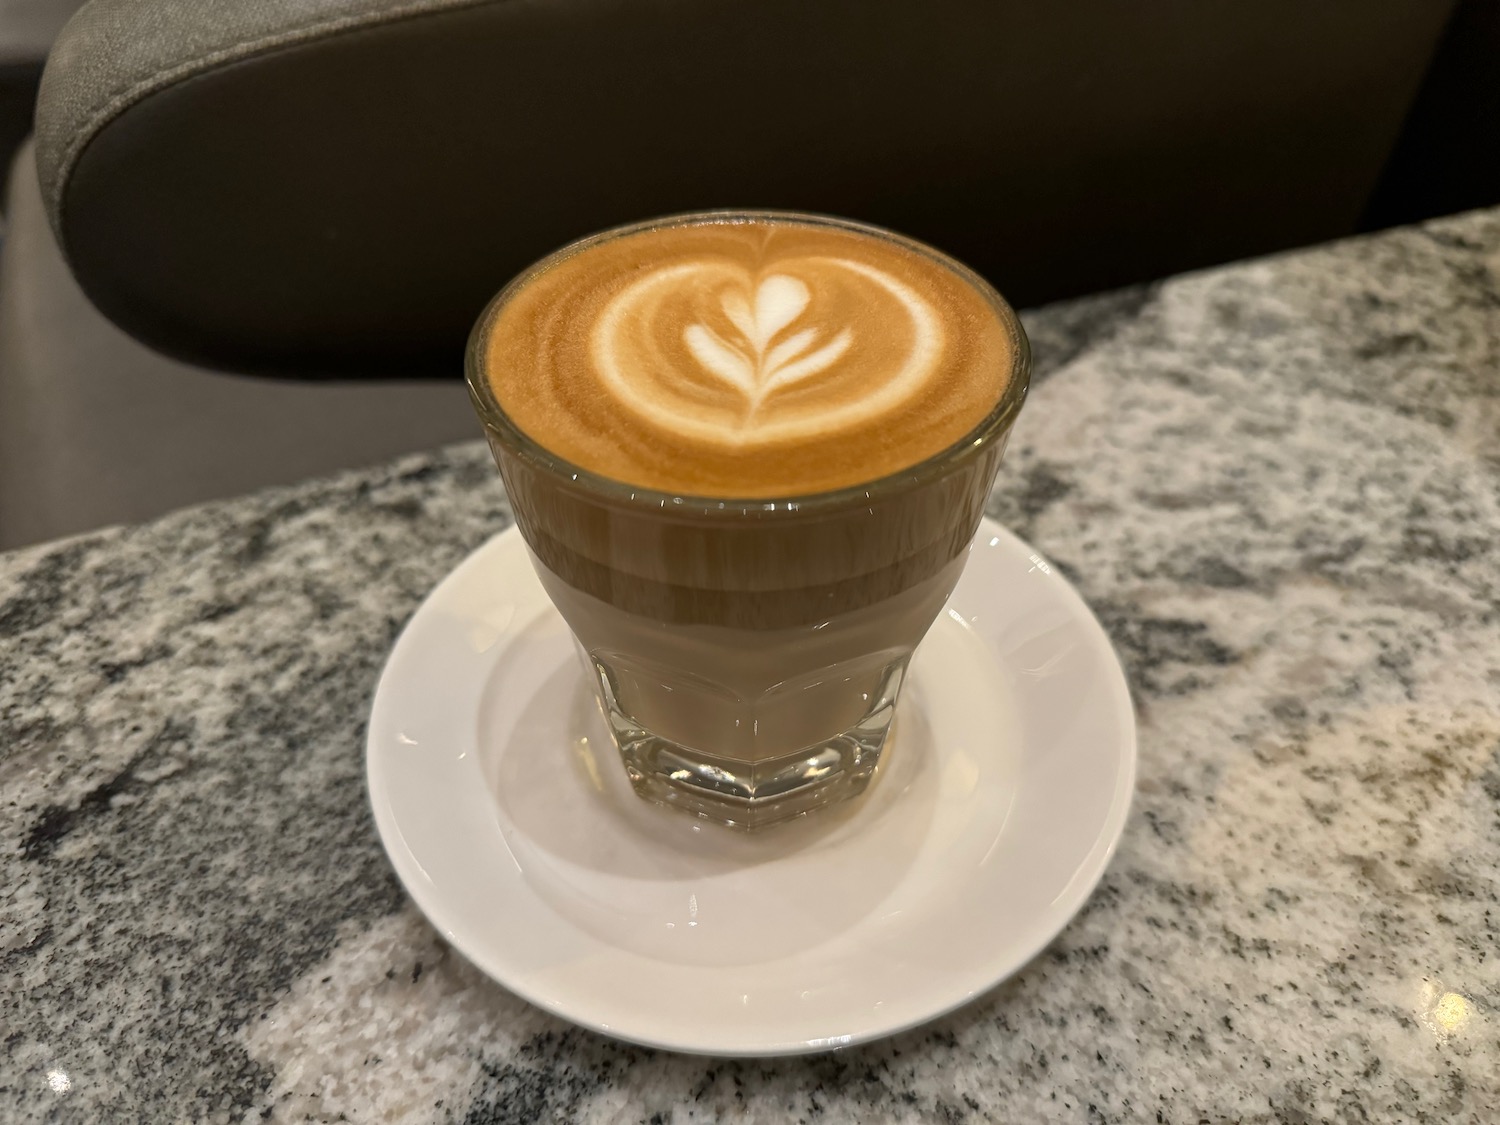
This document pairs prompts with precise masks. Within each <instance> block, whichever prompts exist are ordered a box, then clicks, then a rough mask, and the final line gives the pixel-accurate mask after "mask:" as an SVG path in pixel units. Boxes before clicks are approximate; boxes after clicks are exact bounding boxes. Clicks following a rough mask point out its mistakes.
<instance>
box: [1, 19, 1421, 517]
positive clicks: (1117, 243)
mask: <svg viewBox="0 0 1500 1125" xmlns="http://www.w3.org/2000/svg"><path fill="white" fill-rule="evenodd" d="M1450 8H1451V4H1450V3H1448V2H1447V0H1389V2H1386V3H1381V4H1378V5H1370V4H1368V3H1367V2H1366V0H1328V2H1326V3H1321V4H1318V5H1312V6H1309V5H1306V4H1304V3H1302V2H1301V0H1262V2H1260V3H1257V4H1234V5H1217V4H1202V3H1200V2H1199V0H1158V2H1155V3H1152V4H1121V3H1117V2H1115V0H1085V2H1083V3H1076V4H1068V5H1050V4H1038V3H1033V2H1031V0H933V2H917V0H821V2H819V3H807V2H805V0H753V2H752V0H190V2H187V0H180V2H172V0H92V2H90V3H89V4H87V5H86V6H85V7H84V8H83V10H82V11H81V12H80V13H79V15H78V16H77V17H76V18H75V19H74V20H73V21H72V22H71V23H70V24H69V25H68V27H67V28H66V29H65V31H64V32H63V34H62V36H61V38H60V40H59V41H58V43H57V45H56V47H55V49H54V50H53V53H52V56H51V59H50V61H49V64H48V68H47V72H46V76H45V79H44V82H43V88H42V94H41V100H40V103H39V108H38V113H37V139H36V146H35V150H34V164H33V162H32V161H33V157H32V153H31V152H29V151H28V152H27V153H25V154H23V158H22V160H21V161H20V162H19V163H18V164H17V166H16V169H15V173H14V176H13V179H12V186H11V201H10V211H11V216H10V222H11V228H10V236H9V237H8V238H7V240H6V244H5V248H4V262H3V268H0V545H3V544H15V543H18V542H24V541H27V540H34V539H40V538H45V537H50V536H55V535H60V534H64V533H67V532H70V531H73V530H78V529H81V528H85V527H89V526H93V525H96V524H99V523H101V522H107V521H113V520H121V519H136V518H141V517H144V516H148V515H151V514H153V513H154V512H157V511H160V510H162V509H164V508H167V507H171V506H173V505H177V504H181V503H186V502H189V501H192V500H195V499H199V498H203V497H208V496H214V495H223V494H226V493H230V492H234V491H239V490H243V489H248V488H251V487H254V486H256V485H259V484H263V483H269V482H272V481H277V480H287V479H293V478H296V477H300V476H303V475H306V474H308V473H313V472H317V471H321V470H325V469H329V468H334V467H337V466H340V465H348V464H357V463H359V462H361V461H367V460H373V459H376V458H379V457H384V456H386V455H388V454H390V453H394V452H397V451H399V450H401V449H412V448H420V447H422V446H425V445H430V444H433V443H436V442H440V441H445V440H449V439H452V438H458V437H462V436H466V435H467V434H469V433H471V432H477V431H475V430H474V428H473V424H472V423H471V422H470V420H469V418H468V415H467V406H466V404H465V403H464V401H463V395H462V393H461V389H460V388H459V387H458V386H457V385H456V383H455V381H454V380H455V377H456V376H457V374H458V370H459V357H460V354H461V350H462V346H463V341H464V338H465V335H466V333H467V329H468V326H469V324H470V322H471V321H472V319H473V317H474V316H475V314H476V313H477V311H478V309H479V308H480V307H481V305H482V304H483V302H484V301H485V299H486V298H487V297H488V296H490V294H492V293H493V292H494V291H495V290H496V289H497V288H498V287H499V286H500V285H501V284H502V283H503V282H504V281H505V280H506V279H507V278H508V277H509V276H510V275H511V274H513V273H514V272H515V271H516V270H518V269H519V268H521V267H522V266H524V265H525V264H526V263H527V262H529V261H530V260H532V259H534V258H535V257H537V256H538V255H539V254H541V253H543V252H545V251H547V250H549V249H551V248H552V247H554V246H556V245H558V244H560V243H562V242H564V241H566V240H568V239H571V238H573V237H575V236H578V235H581V234H583V233H585V232H588V231H591V230H595V229H598V228H600V227H603V226H606V225H609V224H612V223H616V222H620V221H624V220H628V219H634V218H639V217H642V216H645V215H649V214H660V213H665V212H669V211H673V210H680V209H686V208H697V207H705V206H716V205H758V206H788V207H798V208H804V209H812V210H824V211H830V212H836V213H843V214H848V215H852V216H855V217H859V218H864V219H868V220H872V221H875V222H879V223H884V224H887V225H890V226H893V227H896V228H899V229H902V230H905V231H908V232H910V233H912V234H915V235H917V236H919V237H922V238H925V239H927V240H929V241H932V242H934V243H936V244H937V245H939V246H942V247H944V248H945V249H948V250H950V251H952V252H954V253H956V254H957V255H959V256H960V257H962V258H965V259H967V260H968V261H969V262H970V263H971V264H973V265H974V266H976V267H977V268H978V269H980V270H981V271H982V272H984V273H986V274H988V275H989V276H990V278H991V279H992V280H994V281H995V282H996V283H997V284H998V285H999V286H1000V287H1001V288H1002V289H1003V290H1004V291H1006V292H1007V293H1008V294H1009V295H1010V296H1011V297H1012V299H1013V300H1016V301H1017V302H1018V303H1034V302H1037V301H1042V300H1047V299H1051V298H1053V297H1058V296H1065V295H1068V294H1071V293H1079V292H1086V291H1089V290H1094V289H1099V288H1104V287H1108V286H1113V285H1118V284H1121V283H1125V282H1130V281H1135V280H1139V279H1142V278H1149V277H1153V276H1159V275H1160V274H1163V273H1166V272H1170V271H1174V270H1179V269H1182V268H1186V267H1189V266H1193V265H1198V264H1203V263H1207V262H1211V261H1217V260H1224V259H1229V258H1234V257H1238V256H1243V255H1245V254H1250V253H1256V252H1262V251H1265V250H1269V249H1274V248H1277V247H1281V246H1288V245H1294V244H1297V243H1302V242H1308V241H1313V240H1318V239H1323V238H1329V237H1334V236H1337V235H1340V234H1345V233H1348V232H1350V231H1352V230H1353V229H1354V226H1355V223H1356V222H1357V219H1358V216H1359V213H1360V210H1361V208H1362V206H1363V205H1364V203H1365V200H1366V199H1367V198H1368V196H1369V194H1370V191H1371V188H1372V186H1373V185H1374V183H1375V181H1376V178H1377V176H1378V174H1379V171H1380V168H1381V165H1382V163H1383V161H1384V160H1385V158H1386V155H1387V153H1388V152H1389V151H1390V148H1391V145H1392V142H1393V140H1394V138H1395V137H1396V134H1397V131H1398V129H1399V127H1400V123H1401V120H1402V117H1403V115H1404V113H1405V110H1406V107H1407V105H1408V103H1409V102H1410V100H1411V96H1412V93H1413V91H1414V90H1415V88H1416V86H1417V84H1418V82H1419V81H1420V78H1421V75H1422V72H1423V68H1424V66H1425V64H1426V62H1427V59H1428V58H1429V56H1430V54H1431V51H1432V47H1433V44H1434V42H1435V41H1436V39H1437V37H1438V35H1439V34H1440V32H1441V30H1442V27H1443V24H1444V21H1445V19H1446V18H1447V16H1448V12H1449V10H1450ZM59 246H60V248H61V250H60V251H59ZM64 263H66V267H65V266H64ZM115 325H118V326H119V328H116V327H114V326H115ZM120 329H123V331H121V330H120ZM136 341H143V342H144V344H145V345H149V346H150V347H151V348H153V349H155V350H147V348H146V347H145V346H143V345H142V344H141V343H137V342H136ZM165 355H171V356H174V357H176V358H175V359H170V360H169V359H167V358H164V356H165ZM204 368H216V369H224V370H230V371H237V372H241V373H249V375H245V374H241V375H236V376H230V375H211V374H208V373H206V372H205V371H204V370H202V369H204ZM250 376H260V377H255V378H252V377H250ZM264 376H278V377H282V378H283V379H285V378H286V377H297V378H302V379H308V378H316V379H321V380H324V381H322V382H317V383H308V382H295V383H294V382H284V381H283V382H279V383H277V382H271V381H268V380H267V379H265V378H264ZM330 378H334V379H340V380H348V379H354V380H358V382H353V383H351V382H328V381H327V380H328V379H330ZM419 378H420V379H428V380H432V381H429V382H425V383H423V382H416V381H414V380H416V379H419ZM393 379H399V380H401V381H399V382H397V381H392V380H393Z"/></svg>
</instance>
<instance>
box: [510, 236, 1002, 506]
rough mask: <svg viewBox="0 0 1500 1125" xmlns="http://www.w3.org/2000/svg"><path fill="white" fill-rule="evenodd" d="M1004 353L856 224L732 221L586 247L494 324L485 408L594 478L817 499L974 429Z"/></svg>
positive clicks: (944, 292) (957, 302) (996, 395)
mask: <svg viewBox="0 0 1500 1125" xmlns="http://www.w3.org/2000/svg"><path fill="white" fill-rule="evenodd" d="M1014 346H1015V344H1014V341H1013V340H1012V338H1011V336H1010V334H1009V333H1008V332H1007V331H1006V330H1005V326H1004V325H1003V324H1002V322H1001V321H1000V319H999V318H998V317H997V316H996V315H995V312H994V309H993V307H992V306H991V305H990V303H989V302H988V301H987V300H986V299H985V297H984V295H983V294H982V293H981V292H980V291H978V290H977V289H976V288H975V287H974V285H973V284H972V283H971V282H970V281H969V280H967V279H966V278H964V277H963V276H961V275H960V274H958V273H957V272H955V271H954V270H953V269H952V268H951V267H950V266H949V265H947V264H945V263H943V262H941V261H939V260H937V259H935V258H934V257H932V256H931V255H929V254H926V253H923V252H921V251H920V250H918V249H915V248H913V247H911V246H909V245H907V244H905V243H901V242H897V241H895V240H892V239H888V238H882V237H878V236H875V235H871V234H865V233H861V232H856V231H853V230H848V229H842V228H839V227H831V226H826V225H815V224H812V223H798V222H789V221H785V220H766V219H760V220H756V219H742V220H738V221H732V222H731V221H726V222H704V223H695V224H684V225H673V226H664V227H658V228H656V229H650V230H645V231H640V232H637V233H633V234H627V235H623V236H621V237H618V238H614V239H609V240H606V241H603V242H598V243H594V244H592V245H588V246H585V247H584V248H582V249H580V250H578V251H576V252H574V253H572V254H570V255H568V256H566V257H563V258H561V259H559V260H557V261H555V262H553V263H552V264H551V265H549V266H548V267H547V268H546V269H545V270H543V271H541V272H539V273H538V274H536V275H535V276H534V277H532V278H531V279H530V280H529V281H528V283H527V285H526V286H525V287H524V288H523V289H521V290H520V291H518V292H517V293H516V294H515V296H514V298H513V299H512V300H511V301H509V302H508V303H507V304H506V305H505V306H504V308H502V309H501V310H500V313H499V315H498V316H497V317H496V318H495V320H494V322H493V324H492V325H491V327H490V332H489V339H488V343H487V347H486V353H485V364H486V369H487V370H486V373H487V376H488V378H489V381H490V385H491V387H492V388H493V390H494V394H495V398H496V399H497V400H498V402H499V404H500V406H501V408H502V409H504V410H505V411H506V413H507V414H509V415H510V417H511V419H512V421H514V423H515V424H516V425H517V426H518V427H519V428H520V429H521V430H522V431H523V432H524V433H526V434H527V435H528V436H529V437H531V438H532V440H534V441H536V442H537V443H538V444H540V445H542V446H545V447H546V448H547V449H549V450H551V451H553V452H554V453H556V454H558V455H559V456H560V457H562V458H564V459H565V460H567V461H570V462H572V463H573V464H575V465H578V466H580V467H582V468H584V469H587V470H589V471H590V472H594V473H598V474H600V475H601V476H605V477H609V478H612V479H614V480H618V481H623V482H625V483H627V484H634V485H640V486H642V487H645V488H650V489H656V490H659V491H663V492H673V493H677V494H687V495H694V496H714V497H735V498H747V497H748V498H760V497H788V496H798V495H805V494H807V493H814V492H824V491H828V490H830V489H836V488H842V487H846V486H849V485H853V484H858V483H861V482H864V481H872V480H876V479H879V478H880V477H884V476H888V475H890V474H891V473H894V472H897V471H899V470H901V469H904V468H907V467H908V466H910V465H914V464H917V463H918V462H920V461H922V460H924V459H925V458H927V457H930V456H931V455H933V454H935V453H937V452H939V451H941V450H943V449H945V448H947V447H948V446H950V445H952V444H953V443H954V442H956V441H958V440H959V439H960V438H962V437H963V436H964V435H965V434H967V433H968V432H969V431H970V430H972V429H974V428H975V427H976V426H977V425H978V424H979V423H980V422H981V421H982V420H983V419H984V417H985V416H986V415H987V414H989V413H990V411H991V410H993V409H994V407H995V404H996V403H997V402H998V401H999V400H1000V397H1001V394H1002V392H1003V391H1004V390H1005V386H1006V383H1007V382H1008V380H1009V379H1010V376H1011V367H1012V363H1011V360H1012V352H1013V349H1014Z"/></svg>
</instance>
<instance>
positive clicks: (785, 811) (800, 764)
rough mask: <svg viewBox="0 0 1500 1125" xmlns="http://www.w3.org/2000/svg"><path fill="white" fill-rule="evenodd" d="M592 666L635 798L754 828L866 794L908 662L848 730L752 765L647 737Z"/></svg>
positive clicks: (601, 669)
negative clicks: (638, 797) (635, 794)
mask: <svg viewBox="0 0 1500 1125" xmlns="http://www.w3.org/2000/svg"><path fill="white" fill-rule="evenodd" d="M590 663H591V665H592V667H593V671H594V676H595V682H596V684H597V686H598V689H599V702H600V706H601V708H602V710H603V712H604V718H605V721H606V722H607V723H608V725H609V729H610V733H611V735H612V736H613V737H614V740H615V745H616V746H617V747H618V749H619V751H620V757H621V759H622V760H623V762H624V765H625V772H626V774H627V775H628V776H629V778H630V783H631V785H632V786H633V787H634V789H635V791H636V793H637V795H639V796H641V797H643V798H645V799H646V800H649V801H655V802H657V803H658V804H662V805H667V806H670V807H672V808H678V809H682V810H683V811H685V812H690V813H693V814H696V815H697V816H700V817H703V818H705V819H707V820H713V821H717V822H718V823H720V824H725V825H729V826H731V827H735V828H746V829H757V828H764V827H766V826H767V825H772V824H777V823H779V822H781V821H785V820H790V819H792V818H794V817H798V816H802V815H804V814H806V813H809V812H811V811H813V810H814V809H820V808H823V807H825V806H827V805H832V804H835V803H837V802H839V801H844V800H847V799H849V798H850V797H855V796H858V795H859V794H860V793H862V792H864V790H865V788H866V787H867V786H868V785H869V784H870V779H871V778H872V777H873V776H874V774H875V770H876V768H877V767H878V766H879V764H880V755H881V752H882V751H883V750H884V749H885V744H886V740H887V737H888V736H889V734H890V730H891V721H892V719H893V718H894V717H895V713H896V699H897V696H898V695H899V693H900V690H901V682H902V680H903V679H904V678H905V675H906V665H907V658H906V657H902V658H901V659H900V660H898V661H896V662H895V663H893V664H891V665H889V666H888V667H887V668H886V669H885V671H884V674H883V675H882V676H881V678H880V680H879V687H878V690H876V691H874V692H872V693H870V696H869V698H870V705H869V708H868V710H867V711H866V712H865V713H864V715H863V716H862V717H861V718H860V719H859V721H858V722H856V723H855V724H854V725H853V726H852V727H850V728H849V729H847V730H844V731H841V732H839V733H838V734H836V735H834V736H832V737H830V738H827V739H824V740H823V741H821V742H818V743H815V744H814V745H811V746H806V747H802V748H800V749H797V750H794V751H792V752H790V753H783V754H772V755H768V756H766V757H758V758H756V759H754V760H743V759H739V758H726V757H723V756H721V755H718V754H715V753H713V752H712V750H709V749H700V748H695V747H691V746H684V745H682V744H681V743H678V742H673V741H672V740H670V739H667V738H663V737H661V736H660V735H657V734H654V733H652V732H651V731H649V730H647V729H646V728H645V727H643V726H642V725H641V724H639V723H638V722H636V721H635V720H634V719H632V718H631V717H630V716H629V715H627V714H625V713H624V711H623V710H622V709H621V707H620V705H619V702H618V696H619V693H618V691H617V687H616V683H617V681H616V678H615V675H614V673H613V671H612V670H611V669H610V668H609V667H608V665H606V664H605V663H603V662H602V661H600V660H599V659H597V658H595V659H594V660H592V661H590ZM752 721H753V720H752Z"/></svg>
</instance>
